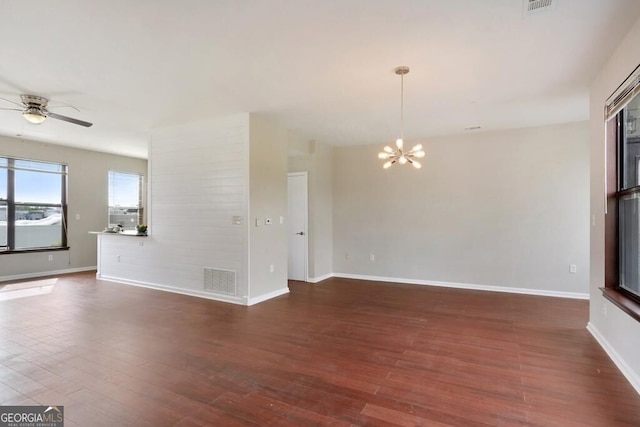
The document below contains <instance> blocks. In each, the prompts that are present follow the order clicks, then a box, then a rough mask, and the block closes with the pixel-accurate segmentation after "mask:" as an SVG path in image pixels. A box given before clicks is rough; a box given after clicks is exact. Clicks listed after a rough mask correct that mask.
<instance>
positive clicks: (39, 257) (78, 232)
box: [0, 136, 147, 280]
mask: <svg viewBox="0 0 640 427" xmlns="http://www.w3.org/2000/svg"><path fill="white" fill-rule="evenodd" d="M0 155H4V156H10V157H18V158H25V159H32V160H42V161H49V162H60V163H66V164H67V165H69V169H68V171H69V176H68V215H69V221H68V234H67V243H68V245H69V247H70V249H69V250H68V251H55V252H34V253H19V254H3V255H0V280H11V279H17V278H22V277H35V276H39V275H46V274H49V273H51V274H54V273H56V272H65V271H79V270H90V269H93V268H95V266H96V237H95V236H93V235H90V234H89V231H97V230H102V229H104V227H105V226H106V225H107V213H108V182H107V174H108V171H109V170H111V169H114V170H119V171H126V172H135V173H144V174H145V175H146V170H147V161H146V160H143V159H136V158H132V157H125V156H116V155H113V154H106V153H99V152H96V151H89V150H81V149H77V148H70V147H64V146H60V145H53V144H44V143H40V142H34V141H29V140H23V139H17V138H10V137H5V136H0ZM76 215H79V217H80V219H76ZM49 255H52V257H53V260H52V261H48V257H49Z"/></svg>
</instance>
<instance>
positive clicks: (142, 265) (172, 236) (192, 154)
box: [100, 114, 249, 303]
mask: <svg viewBox="0 0 640 427" xmlns="http://www.w3.org/2000/svg"><path fill="white" fill-rule="evenodd" d="M149 152H150V155H149V158H150V160H149V175H150V186H151V188H150V192H149V194H150V196H149V214H150V224H149V233H150V235H149V237H146V238H138V237H128V236H101V237H102V240H103V244H102V246H101V248H100V251H101V254H100V257H101V259H100V276H101V277H102V278H111V279H114V280H123V281H127V282H131V283H137V284H142V285H149V286H153V287H157V288H166V289H170V290H173V291H178V292H181V291H182V292H185V293H190V294H194V295H199V294H201V293H203V291H204V285H203V276H204V268H219V269H225V270H233V271H236V272H237V292H236V297H237V298H236V299H235V300H234V299H233V298H231V300H234V301H233V302H238V303H246V301H247V297H248V273H247V271H248V261H247V260H248V243H247V242H248V225H247V221H248V200H249V162H248V156H249V114H239V115H234V116H230V117H225V118H221V119H216V120H210V121H207V122H202V123H192V124H188V125H181V126H177V127H172V128H166V129H161V130H158V131H157V132H155V133H154V134H153V137H152V140H151V143H150V149H149ZM234 216H239V217H241V218H242V220H241V224H239V225H238V224H234V223H233V217H234ZM141 243H142V246H141V245H140V244H141ZM204 296H210V297H212V298H214V299H223V300H230V298H226V297H221V298H217V297H216V296H215V295H207V294H206V293H205V294H204Z"/></svg>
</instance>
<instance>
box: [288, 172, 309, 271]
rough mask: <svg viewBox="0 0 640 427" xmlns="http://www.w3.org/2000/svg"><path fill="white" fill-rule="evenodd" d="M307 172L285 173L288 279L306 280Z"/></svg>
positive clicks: (307, 236) (307, 246) (307, 239)
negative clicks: (287, 221) (287, 223)
mask: <svg viewBox="0 0 640 427" xmlns="http://www.w3.org/2000/svg"><path fill="white" fill-rule="evenodd" d="M307 181H308V178H307V172H292V173H289V174H287V204H288V216H289V225H288V227H287V233H288V244H289V275H288V277H289V280H299V281H303V282H306V281H307V273H308V248H309V244H308V242H309V235H308V187H307Z"/></svg>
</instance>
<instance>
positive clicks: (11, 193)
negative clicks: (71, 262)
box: [0, 155, 69, 255]
mask: <svg viewBox="0 0 640 427" xmlns="http://www.w3.org/2000/svg"><path fill="white" fill-rule="evenodd" d="M0 157H1V158H3V159H6V160H7V166H6V168H4V167H3V169H6V171H7V198H6V199H2V200H1V202H2V204H3V205H4V206H6V211H7V212H6V214H7V218H6V222H7V236H6V237H7V242H6V243H7V244H6V246H2V247H0V255H5V254H16V253H31V252H50V251H61V250H62V251H66V250H69V246H68V227H67V212H68V202H67V200H68V184H69V166H68V165H67V164H66V163H62V162H52V161H46V160H35V159H27V158H21V157H13V156H7V155H0ZM17 161H18V162H21V161H24V162H33V163H41V164H50V165H56V166H59V167H61V172H51V171H46V170H36V169H34V170H32V171H33V172H40V173H52V174H56V175H59V176H60V203H59V204H58V203H48V202H38V201H20V202H17V201H16V198H15V190H16V177H15V172H16V170H27V171H28V170H29V169H25V168H20V167H18V168H16V167H15V163H16V162H17ZM20 206H42V207H55V208H60V213H61V226H60V245H59V246H33V247H21V248H16V209H17V208H18V207H20Z"/></svg>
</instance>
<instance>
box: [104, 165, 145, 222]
mask: <svg viewBox="0 0 640 427" xmlns="http://www.w3.org/2000/svg"><path fill="white" fill-rule="evenodd" d="M143 184H144V176H143V175H141V174H138V173H126V172H115V171H109V225H110V226H112V225H119V226H120V227H121V228H122V229H123V230H134V229H135V228H136V225H138V224H142V223H144V216H143V214H144V208H143V204H142V201H143V200H144V194H143V189H144V185H143Z"/></svg>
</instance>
